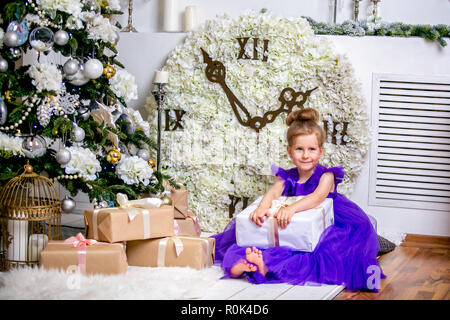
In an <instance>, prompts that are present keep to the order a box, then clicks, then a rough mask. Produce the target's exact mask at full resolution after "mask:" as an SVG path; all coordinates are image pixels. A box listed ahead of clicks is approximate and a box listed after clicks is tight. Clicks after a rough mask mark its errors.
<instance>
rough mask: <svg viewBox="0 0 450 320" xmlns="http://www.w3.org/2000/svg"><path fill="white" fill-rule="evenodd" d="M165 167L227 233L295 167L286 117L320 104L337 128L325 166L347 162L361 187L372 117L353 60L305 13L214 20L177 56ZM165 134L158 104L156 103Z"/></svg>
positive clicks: (200, 211)
mask: <svg viewBox="0 0 450 320" xmlns="http://www.w3.org/2000/svg"><path fill="white" fill-rule="evenodd" d="M164 70H166V71H169V85H168V86H167V88H166V91H167V97H166V102H165V104H164V108H165V112H164V116H165V120H164V122H163V125H164V130H163V132H162V139H161V140H162V146H161V151H162V152H161V153H162V156H161V159H162V167H163V168H166V170H167V172H168V173H170V174H171V175H172V176H175V177H178V178H179V179H180V180H181V181H182V182H183V183H184V184H185V186H186V188H187V190H188V192H189V206H190V208H191V209H192V211H193V212H195V213H196V214H197V216H198V217H199V221H200V227H201V228H202V230H204V231H209V232H219V231H221V230H222V229H223V228H224V227H225V225H226V224H227V223H228V222H229V220H230V218H231V217H232V215H233V214H234V213H235V212H239V211H240V210H241V209H242V208H243V207H245V206H246V205H247V204H249V203H250V202H251V201H253V200H254V199H255V198H257V197H258V196H260V195H262V194H264V192H265V191H267V189H268V188H269V187H270V186H271V184H272V183H273V182H274V177H273V175H272V174H271V172H270V166H271V165H272V164H276V165H278V166H280V167H283V168H291V167H293V164H292V162H291V161H290V159H289V157H288V155H287V153H286V145H287V142H286V130H287V127H286V125H285V120H286V116H287V115H288V113H289V112H290V111H292V110H295V109H297V108H306V107H313V108H316V109H317V110H318V111H319V113H320V114H321V117H322V120H323V121H322V124H323V126H324V129H325V130H326V131H327V139H328V140H327V142H326V143H325V153H324V156H323V158H322V164H323V165H326V166H338V165H343V166H344V167H345V170H346V177H345V179H344V182H343V184H341V185H340V186H339V190H338V191H339V192H341V193H344V194H346V195H349V194H350V193H351V191H352V188H353V185H354V183H355V179H356V178H357V176H358V174H359V172H360V170H361V168H362V165H363V162H364V157H365V154H366V152H367V149H368V145H369V138H370V133H369V121H368V115H367V113H366V109H365V105H364V100H363V98H362V96H361V92H360V87H359V84H358V81H357V80H356V79H355V76H354V74H353V69H352V67H351V65H350V63H349V62H348V60H347V58H346V57H345V56H342V55H340V54H338V53H336V52H334V49H333V46H332V45H331V43H330V42H329V41H328V40H327V39H326V38H324V37H320V36H315V35H314V33H313V31H312V29H311V28H310V26H309V24H308V22H307V21H306V20H305V19H302V18H283V17H279V16H275V15H273V14H270V13H265V14H258V13H253V12H249V13H246V14H244V15H242V16H240V17H238V18H237V19H233V18H230V17H228V16H222V17H217V18H216V19H215V20H211V21H207V22H206V23H205V24H203V25H202V26H201V27H200V28H199V30H198V31H195V32H192V33H189V34H188V36H187V38H186V39H185V41H184V43H183V44H182V45H180V46H179V47H177V48H175V49H174V50H173V51H172V52H171V53H170V55H169V57H168V59H167V61H166V63H165V66H164ZM146 107H147V108H148V109H149V114H150V118H149V120H150V122H151V125H152V126H154V128H153V129H154V130H155V132H156V126H157V124H156V122H155V118H156V117H155V115H156V104H155V102H154V99H153V97H152V96H149V97H148V99H147V104H146Z"/></svg>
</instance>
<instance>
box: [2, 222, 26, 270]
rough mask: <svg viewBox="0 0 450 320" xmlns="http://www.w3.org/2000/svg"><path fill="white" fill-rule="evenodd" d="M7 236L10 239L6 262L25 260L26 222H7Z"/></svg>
mask: <svg viewBox="0 0 450 320" xmlns="http://www.w3.org/2000/svg"><path fill="white" fill-rule="evenodd" d="M8 234H9V235H10V236H11V237H12V239H11V243H10V244H9V246H8V254H7V257H8V260H11V261H23V262H25V261H26V260H27V242H28V241H27V240H28V221H24V220H8Z"/></svg>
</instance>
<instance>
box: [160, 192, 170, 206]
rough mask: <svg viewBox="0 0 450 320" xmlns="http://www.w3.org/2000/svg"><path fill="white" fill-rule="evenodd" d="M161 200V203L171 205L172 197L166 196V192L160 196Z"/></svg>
mask: <svg viewBox="0 0 450 320" xmlns="http://www.w3.org/2000/svg"><path fill="white" fill-rule="evenodd" d="M161 200H162V202H163V204H165V205H168V206H171V205H172V198H171V197H170V196H168V195H167V194H165V195H163V196H162V197H161Z"/></svg>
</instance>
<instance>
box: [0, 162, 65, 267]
mask: <svg viewBox="0 0 450 320" xmlns="http://www.w3.org/2000/svg"><path fill="white" fill-rule="evenodd" d="M24 169H25V171H24V172H23V173H22V174H21V175H19V176H17V177H15V178H12V179H11V180H9V181H8V182H7V183H6V184H5V185H4V186H3V188H2V189H1V191H0V237H1V238H0V268H1V269H2V270H9V269H10V268H12V267H19V266H23V265H37V264H38V263H39V256H40V252H41V251H42V249H43V248H44V247H45V246H46V244H47V242H48V241H49V240H59V239H61V201H60V198H59V193H58V191H57V189H56V187H55V185H54V184H53V183H52V181H50V180H49V179H47V178H45V177H43V176H40V175H38V174H36V173H35V172H33V167H32V166H30V165H29V164H27V165H25V166H24Z"/></svg>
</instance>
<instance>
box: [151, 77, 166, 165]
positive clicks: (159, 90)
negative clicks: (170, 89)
mask: <svg viewBox="0 0 450 320" xmlns="http://www.w3.org/2000/svg"><path fill="white" fill-rule="evenodd" d="M165 85H166V83H156V82H154V83H153V86H154V89H153V91H152V94H153V97H154V98H155V101H156V103H157V104H158V138H157V139H158V140H157V144H158V150H157V156H156V170H157V171H158V172H160V171H161V116H162V106H163V104H164V99H165V97H166V92H165V91H164V86H165Z"/></svg>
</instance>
